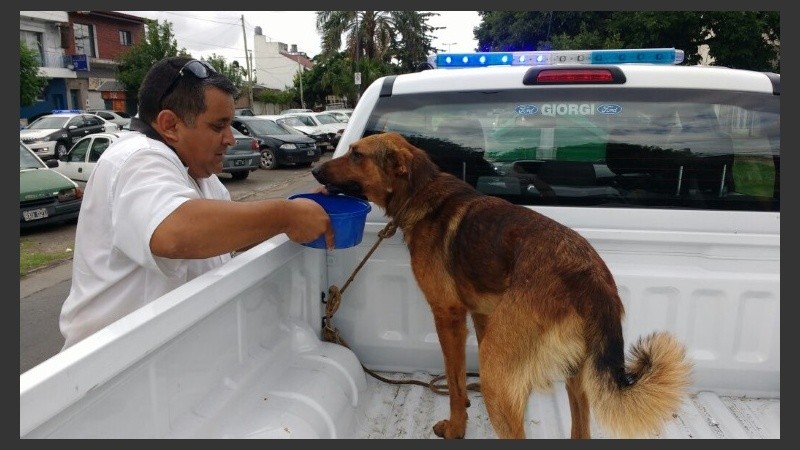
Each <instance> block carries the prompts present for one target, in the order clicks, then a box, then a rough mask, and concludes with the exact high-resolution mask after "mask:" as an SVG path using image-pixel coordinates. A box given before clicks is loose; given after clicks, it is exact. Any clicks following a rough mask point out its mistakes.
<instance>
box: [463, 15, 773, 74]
mask: <svg viewBox="0 0 800 450" xmlns="http://www.w3.org/2000/svg"><path fill="white" fill-rule="evenodd" d="M478 13H479V15H480V17H481V23H480V24H479V26H478V27H477V28H476V29H475V37H476V38H477V39H478V43H479V45H478V46H479V49H480V50H482V51H508V50H535V49H548V48H554V49H560V50H569V49H579V48H588V49H594V48H648V47H650V48H652V47H675V48H678V49H681V50H684V52H685V56H686V64H697V63H699V62H700V61H701V58H702V57H701V55H700V54H698V50H697V49H698V46H701V45H703V44H707V45H708V52H709V53H708V54H709V56H710V57H711V58H713V64H714V65H720V66H726V67H732V68H742V69H751V70H771V71H776V72H780V13H779V12H777V11H523V12H520V11H479V12H478Z"/></svg>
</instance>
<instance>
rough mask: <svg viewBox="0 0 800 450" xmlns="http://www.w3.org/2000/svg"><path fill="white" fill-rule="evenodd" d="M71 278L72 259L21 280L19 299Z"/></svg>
mask: <svg viewBox="0 0 800 450" xmlns="http://www.w3.org/2000/svg"><path fill="white" fill-rule="evenodd" d="M70 278H72V260H71V259H69V260H66V261H63V262H61V263H58V264H56V265H53V266H50V267H47V268H44V269H40V270H37V271H35V272H32V273H30V274H28V275H26V276H25V277H24V278H21V279H20V280H19V298H20V300H21V299H23V298H25V297H27V296H29V295H31V294H34V293H36V292H39V291H41V290H43V289H47V288H49V287H50V286H53V285H56V284H58V283H60V282H62V281H65V280H69V279H70Z"/></svg>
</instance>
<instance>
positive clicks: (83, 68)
mask: <svg viewBox="0 0 800 450" xmlns="http://www.w3.org/2000/svg"><path fill="white" fill-rule="evenodd" d="M72 67H73V69H72V70H74V71H76V72H88V71H89V58H87V57H86V55H72Z"/></svg>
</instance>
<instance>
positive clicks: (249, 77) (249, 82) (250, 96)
mask: <svg viewBox="0 0 800 450" xmlns="http://www.w3.org/2000/svg"><path fill="white" fill-rule="evenodd" d="M242 34H243V35H244V59H245V60H246V61H247V98H248V99H249V100H250V109H251V110H252V109H253V79H252V74H253V70H252V68H251V67H250V57H249V55H250V54H249V53H248V52H247V30H245V28H244V14H242Z"/></svg>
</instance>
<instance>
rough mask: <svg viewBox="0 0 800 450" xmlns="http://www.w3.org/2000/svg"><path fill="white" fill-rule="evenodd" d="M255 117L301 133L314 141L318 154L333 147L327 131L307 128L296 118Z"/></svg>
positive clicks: (289, 116) (278, 116) (318, 128)
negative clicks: (318, 150)
mask: <svg viewBox="0 0 800 450" xmlns="http://www.w3.org/2000/svg"><path fill="white" fill-rule="evenodd" d="M257 117H262V118H264V119H269V120H274V121H275V122H277V123H278V124H280V125H282V126H284V127H288V128H290V129H292V130H295V131H299V132H301V133H303V134H304V135H306V136H308V137H310V138H311V139H313V140H314V142H315V143H316V144H317V148H319V149H320V152H322V151H324V150H326V149H330V148H331V147H333V143H332V142H331V141H332V137H331V135H330V133H329V132H328V131H327V130H324V129H321V128H320V127H316V126H308V125H306V124H305V123H304V122H303V121H302V120H300V119H299V118H297V117H294V116H291V115H285V116H280V115H277V116H276V115H259V116H257Z"/></svg>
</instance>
